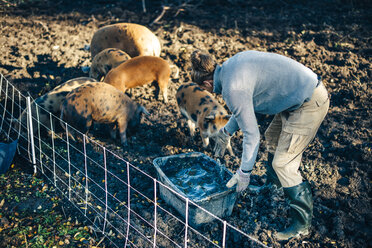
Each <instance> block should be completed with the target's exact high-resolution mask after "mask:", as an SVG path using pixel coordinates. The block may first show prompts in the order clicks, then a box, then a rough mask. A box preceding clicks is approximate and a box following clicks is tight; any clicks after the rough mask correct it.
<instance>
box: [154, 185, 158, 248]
mask: <svg viewBox="0 0 372 248" xmlns="http://www.w3.org/2000/svg"><path fill="white" fill-rule="evenodd" d="M156 182H157V181H156V178H154V229H155V230H154V248H155V247H156V232H157V222H158V221H157V200H156V195H157V192H156V184H157V183H156Z"/></svg>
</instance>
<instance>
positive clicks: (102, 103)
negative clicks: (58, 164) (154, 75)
mask: <svg viewBox="0 0 372 248" xmlns="http://www.w3.org/2000/svg"><path fill="white" fill-rule="evenodd" d="M142 113H144V114H146V115H149V113H148V112H147V110H146V109H145V108H144V107H143V106H141V105H139V104H137V103H136V102H134V101H132V100H131V99H130V98H129V97H128V96H127V95H125V94H124V93H123V92H122V91H120V90H117V89H116V88H115V87H113V86H111V85H109V84H106V83H100V82H93V83H86V84H84V85H82V86H80V87H78V88H76V89H75V90H73V91H71V92H70V93H69V94H67V96H66V99H65V101H64V102H63V103H62V105H61V116H60V119H61V124H63V123H64V122H63V121H65V122H67V123H69V124H70V125H71V126H73V127H74V128H76V129H77V130H80V131H82V132H83V133H85V134H87V133H88V132H89V129H90V128H91V126H92V124H93V122H95V123H100V124H108V125H110V126H112V127H114V128H111V131H110V135H111V137H112V138H113V139H115V138H116V130H117V129H118V130H119V133H120V140H121V143H122V144H123V145H124V146H125V145H127V135H126V130H127V127H129V128H136V127H137V126H138V125H139V124H140V121H141V114H142ZM62 126H63V127H65V125H62ZM74 133H75V131H74V130H73V129H69V132H68V134H69V137H70V138H71V139H73V140H75V138H74V136H73V134H74Z"/></svg>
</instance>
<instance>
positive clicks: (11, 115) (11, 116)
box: [7, 85, 14, 140]
mask: <svg viewBox="0 0 372 248" xmlns="http://www.w3.org/2000/svg"><path fill="white" fill-rule="evenodd" d="M11 111H12V112H11V113H10V122H9V129H8V135H7V137H8V140H9V139H10V130H11V129H12V122H13V114H14V85H12V110H11Z"/></svg>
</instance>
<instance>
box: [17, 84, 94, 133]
mask: <svg viewBox="0 0 372 248" xmlns="http://www.w3.org/2000/svg"><path fill="white" fill-rule="evenodd" d="M96 81H97V80H95V79H93V78H89V77H78V78H74V79H70V80H68V81H66V82H65V83H63V84H61V85H58V86H57V87H55V88H54V89H52V90H51V91H49V92H48V93H46V94H44V95H43V96H41V97H39V98H37V99H35V101H33V102H32V103H31V113H32V117H33V120H34V121H33V123H32V124H33V125H32V126H33V130H34V132H35V131H37V127H38V126H40V127H48V128H50V127H51V126H50V125H51V123H50V114H49V112H50V113H52V114H53V115H55V116H59V115H60V106H61V103H62V101H63V100H64V99H65V97H66V95H67V94H68V93H69V92H71V91H72V90H73V89H75V88H77V87H79V86H80V85H82V84H83V83H87V82H96ZM36 104H37V105H38V108H37V110H36ZM38 119H39V122H40V125H38V123H37V120H38ZM17 123H18V124H17V125H16V127H15V128H16V130H18V128H19V123H22V127H23V128H22V130H25V129H26V127H27V109H25V110H24V111H23V112H22V114H21V115H20V117H19V119H18V122H17Z"/></svg>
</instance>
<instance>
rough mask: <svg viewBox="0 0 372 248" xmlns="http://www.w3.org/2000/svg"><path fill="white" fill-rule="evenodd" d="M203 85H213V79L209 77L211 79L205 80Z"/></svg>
mask: <svg viewBox="0 0 372 248" xmlns="http://www.w3.org/2000/svg"><path fill="white" fill-rule="evenodd" d="M203 85H205V86H207V87H213V80H211V79H209V80H204V81H203Z"/></svg>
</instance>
